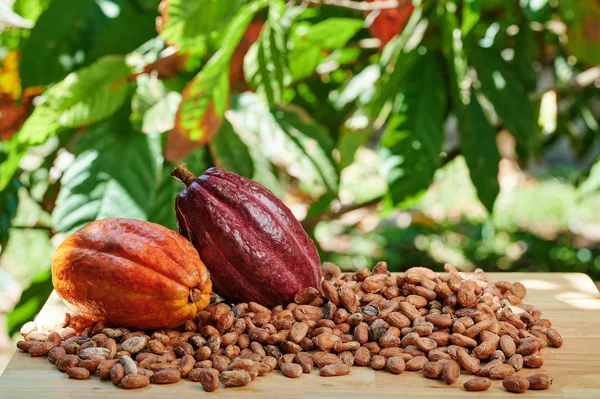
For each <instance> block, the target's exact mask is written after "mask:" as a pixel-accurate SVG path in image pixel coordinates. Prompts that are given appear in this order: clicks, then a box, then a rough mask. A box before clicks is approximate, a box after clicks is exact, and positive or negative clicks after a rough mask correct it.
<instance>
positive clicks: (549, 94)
mask: <svg viewBox="0 0 600 399" xmlns="http://www.w3.org/2000/svg"><path fill="white" fill-rule="evenodd" d="M0 32H1V33H0V63H1V64H0V65H1V70H0V139H1V141H0V190H1V191H0V250H1V258H0V291H2V295H0V313H3V314H6V315H7V316H6V318H7V324H6V325H7V327H6V328H7V331H6V332H7V333H9V334H12V333H14V332H15V331H18V328H19V327H20V325H21V324H22V323H24V322H26V321H28V320H30V319H31V318H32V317H33V316H34V315H35V313H36V312H37V311H38V310H39V308H40V307H41V305H42V304H43V302H44V301H45V299H46V298H47V295H48V294H49V292H50V291H51V289H52V287H51V282H50V280H49V276H50V274H49V267H50V260H51V256H52V253H53V250H54V248H55V247H56V245H57V244H58V243H59V242H60V241H61V239H62V238H64V236H65V235H66V234H69V233H71V232H73V231H74V230H76V229H77V228H79V227H81V226H83V225H84V224H86V223H88V222H90V221H92V220H96V219H100V218H105V217H117V216H118V217H130V218H137V219H142V220H149V221H152V222H156V223H160V224H163V225H165V226H168V227H170V228H173V229H176V224H175V217H174V210H173V200H174V197H175V195H176V194H177V193H178V192H179V191H180V190H181V189H182V188H183V187H182V186H181V185H180V184H179V183H178V182H177V181H175V180H174V179H171V178H170V177H169V172H170V171H171V170H172V168H173V167H174V166H175V165H176V164H178V163H180V162H182V161H185V162H187V163H188V165H189V167H190V168H191V169H192V170H193V171H195V172H197V173H198V174H200V173H201V172H202V171H203V170H204V169H206V168H208V167H210V166H213V165H217V166H220V167H223V168H227V169H229V170H232V171H235V172H237V173H239V174H241V175H243V176H246V177H248V178H252V179H254V180H256V181H258V182H260V183H261V184H263V185H264V186H266V187H268V188H269V189H271V190H272V191H273V192H274V193H276V194H277V195H278V196H280V197H281V198H282V199H284V201H285V202H286V203H287V204H288V205H289V206H290V207H291V208H292V210H293V211H294V213H295V215H296V216H297V217H298V218H299V219H300V220H302V222H303V224H304V226H305V228H306V229H307V231H308V232H309V234H311V236H312V237H313V238H314V239H315V240H316V242H317V244H318V247H319V250H320V252H321V256H322V260H331V261H334V262H337V263H338V264H340V265H341V266H342V267H343V268H345V269H357V268H360V267H364V266H371V265H373V264H374V262H375V261H376V260H381V259H385V260H387V261H388V263H389V266H390V269H392V270H402V269H405V268H408V267H410V266H413V265H423V266H428V267H432V268H434V269H440V268H441V266H442V265H443V264H444V263H446V262H450V263H452V264H454V265H455V266H457V267H458V268H461V269H463V270H472V269H473V268H475V267H481V268H483V269H485V270H491V271H497V270H512V271H521V270H527V271H577V272H585V273H588V274H589V275H590V276H591V277H592V278H594V279H595V280H600V247H599V246H598V242H600V212H599V211H600V162H599V161H598V156H599V154H600V135H599V131H600V127H599V119H600V118H599V116H600V95H599V90H598V89H599V87H600V67H599V66H598V65H599V64H600V51H599V50H598V49H600V2H598V1H597V0H589V1H579V0H560V1H558V0H486V1H484V0H423V1H418V0H415V1H413V2H411V1H410V0H375V1H358V0H355V1H350V0H298V1H293V0H291V1H287V2H285V1H283V0H249V1H243V0H163V1H162V2H160V4H159V1H158V0H0ZM2 324H3V323H0V325H2ZM1 328H3V327H0V329H1Z"/></svg>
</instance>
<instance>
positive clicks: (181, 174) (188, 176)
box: [170, 162, 196, 187]
mask: <svg viewBox="0 0 600 399" xmlns="http://www.w3.org/2000/svg"><path fill="white" fill-rule="evenodd" d="M170 175H171V176H173V177H174V178H176V179H177V180H179V181H180V182H182V183H183V184H185V186H186V187H189V185H190V184H192V183H193V182H194V180H196V176H195V175H194V174H193V173H192V172H190V170H189V169H188V167H187V164H186V163H185V162H184V163H182V164H181V165H179V166H177V167H176V168H175V169H173V171H172V172H171V173H170Z"/></svg>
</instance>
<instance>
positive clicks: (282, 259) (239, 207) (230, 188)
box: [172, 165, 321, 307]
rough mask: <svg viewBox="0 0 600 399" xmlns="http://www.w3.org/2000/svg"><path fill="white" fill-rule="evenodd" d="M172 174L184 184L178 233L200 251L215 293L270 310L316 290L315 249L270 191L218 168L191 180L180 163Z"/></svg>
mask: <svg viewBox="0 0 600 399" xmlns="http://www.w3.org/2000/svg"><path fill="white" fill-rule="evenodd" d="M172 175H173V176H175V177H177V178H178V179H179V180H181V181H182V182H183V183H184V184H186V186H187V189H185V190H183V191H182V192H181V193H180V194H179V195H178V196H177V199H176V203H175V209H176V214H177V224H178V225H179V232H180V233H181V234H182V235H184V236H186V237H187V238H188V239H189V240H190V241H191V242H192V243H193V244H194V246H195V247H196V249H197V250H198V253H200V257H201V258H202V260H203V261H204V263H205V264H206V267H208V269H209V270H210V273H211V277H212V281H213V285H214V288H215V292H216V293H218V294H219V295H221V296H223V297H225V298H227V299H229V300H232V301H246V302H249V301H254V302H258V303H260V304H262V305H264V306H267V307H272V306H276V305H279V304H285V303H288V302H290V301H291V300H292V297H293V296H294V294H295V293H296V292H297V291H299V290H300V289H302V288H306V287H315V288H316V287H318V286H319V283H320V281H321V269H320V260H319V255H318V253H317V249H316V248H315V245H314V243H313V242H312V240H311V239H310V238H309V237H308V235H307V234H306V232H305V231H304V229H303V228H302V226H301V225H300V223H299V222H298V221H297V220H296V218H295V217H294V215H293V214H292V212H291V211H290V209H289V208H288V207H286V206H285V205H284V204H283V202H281V201H280V200H279V199H278V198H277V197H276V196H275V195H274V194H273V193H272V192H270V191H269V190H267V189H266V188H265V187H263V186H261V185H260V184H258V183H255V182H253V181H251V180H248V179H246V178H244V177H241V176H239V175H237V174H235V173H232V172H228V171H225V170H223V169H219V168H210V169H208V170H207V171H205V172H204V173H203V174H202V175H201V176H199V177H198V178H196V177H195V176H194V175H193V174H192V173H191V172H190V171H189V170H187V168H186V167H185V165H182V166H179V167H178V168H176V169H175V170H174V171H173V173H172Z"/></svg>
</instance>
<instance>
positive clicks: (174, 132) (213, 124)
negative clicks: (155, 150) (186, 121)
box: [165, 90, 223, 163]
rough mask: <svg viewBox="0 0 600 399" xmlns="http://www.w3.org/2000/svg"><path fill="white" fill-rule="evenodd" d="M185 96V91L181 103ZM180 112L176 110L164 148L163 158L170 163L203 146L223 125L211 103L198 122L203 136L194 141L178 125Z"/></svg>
mask: <svg viewBox="0 0 600 399" xmlns="http://www.w3.org/2000/svg"><path fill="white" fill-rule="evenodd" d="M185 96H186V91H185V90H184V92H183V94H182V99H181V101H183V100H184V98H185ZM180 110H181V108H180V109H178V110H177V115H176V116H175V127H174V128H173V129H171V131H170V132H169V134H168V136H167V144H166V146H165V158H166V159H167V160H168V161H169V162H172V163H177V162H179V161H181V160H182V159H183V158H185V157H186V156H188V155H189V154H191V153H192V152H194V150H196V149H198V148H200V147H202V146H205V145H206V144H207V143H208V142H210V140H211V139H212V138H213V136H214V135H215V134H216V133H217V132H218V131H219V128H220V127H221V124H222V123H223V118H220V117H219V116H218V115H217V114H216V112H215V108H214V106H213V102H212V101H211V102H210V103H209V104H208V108H207V109H206V112H205V113H204V115H203V116H202V119H201V120H200V121H199V123H200V126H201V129H202V131H203V132H204V135H203V136H202V138H201V139H200V140H198V141H194V140H191V139H190V137H189V134H188V132H187V131H186V130H185V129H183V128H182V127H181V125H180V124H179V121H180V116H179V112H180Z"/></svg>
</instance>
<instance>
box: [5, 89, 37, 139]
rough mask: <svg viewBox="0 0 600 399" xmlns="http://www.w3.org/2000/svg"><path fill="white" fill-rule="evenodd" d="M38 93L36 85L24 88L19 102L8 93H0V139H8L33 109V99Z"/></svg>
mask: <svg viewBox="0 0 600 399" xmlns="http://www.w3.org/2000/svg"><path fill="white" fill-rule="evenodd" d="M40 93H41V89H40V88H37V87H34V88H29V89H25V92H24V93H23V97H22V98H21V103H20V104H19V103H18V102H17V101H15V100H13V99H12V97H11V96H10V95H8V94H0V140H3V141H4V140H10V138H11V137H12V136H13V135H14V134H15V133H16V132H17V131H18V130H19V128H20V127H21V126H22V125H23V123H25V121H26V120H27V117H29V115H30V114H31V112H32V111H33V106H32V102H33V99H34V97H35V96H37V95H38V94H40Z"/></svg>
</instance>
